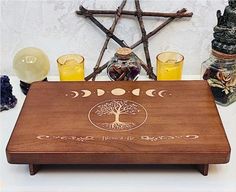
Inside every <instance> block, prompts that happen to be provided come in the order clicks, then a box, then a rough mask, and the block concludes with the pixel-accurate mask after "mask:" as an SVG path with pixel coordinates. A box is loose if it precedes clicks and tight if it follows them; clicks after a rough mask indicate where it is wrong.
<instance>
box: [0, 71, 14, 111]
mask: <svg viewBox="0 0 236 192" xmlns="http://www.w3.org/2000/svg"><path fill="white" fill-rule="evenodd" d="M0 78H1V106H0V111H3V110H8V109H11V108H13V107H15V105H16V103H17V99H16V97H15V96H14V95H12V86H11V84H10V79H9V77H8V76H6V75H3V76H1V77H0Z"/></svg>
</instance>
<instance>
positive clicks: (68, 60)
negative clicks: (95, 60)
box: [57, 54, 84, 81]
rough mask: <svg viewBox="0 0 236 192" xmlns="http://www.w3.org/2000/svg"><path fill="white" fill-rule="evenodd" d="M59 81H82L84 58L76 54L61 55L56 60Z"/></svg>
mask: <svg viewBox="0 0 236 192" xmlns="http://www.w3.org/2000/svg"><path fill="white" fill-rule="evenodd" d="M57 64H58V69H59V74H60V80H61V81H84V58H83V56H81V55H78V54H68V55H63V56H61V57H59V58H58V59H57Z"/></svg>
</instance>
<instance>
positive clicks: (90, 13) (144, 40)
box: [76, 0, 193, 81]
mask: <svg viewBox="0 0 236 192" xmlns="http://www.w3.org/2000/svg"><path fill="white" fill-rule="evenodd" d="M134 1H135V7H136V11H125V10H123V9H124V7H125V4H126V2H127V0H123V1H122V3H121V5H120V6H119V7H118V8H117V10H116V11H112V10H87V9H85V8H84V7H83V6H82V5H81V6H80V7H79V9H80V11H76V14H77V15H83V16H84V17H85V18H88V19H90V20H91V21H92V22H93V23H94V24H95V25H96V26H97V27H98V28H100V29H101V30H102V31H103V32H104V33H105V34H106V40H105V42H104V44H103V47H102V50H101V52H100V54H99V57H98V60H97V62H96V65H95V67H94V71H93V72H92V73H91V74H90V75H88V76H87V77H85V80H86V81H88V80H90V79H91V78H92V80H93V81H94V80H95V79H96V76H97V75H98V74H99V73H101V72H102V71H103V70H104V69H105V68H106V67H107V66H108V63H109V61H108V62H106V63H105V64H104V65H102V66H100V64H101V61H102V58H103V55H104V53H105V51H106V49H107V45H108V43H109V41H110V39H113V40H114V41H115V42H116V43H118V44H119V45H120V46H121V47H129V48H131V49H134V48H135V47H137V46H138V45H140V44H143V48H144V53H145V57H146V62H147V63H144V62H143V61H141V66H142V67H143V69H144V70H145V71H146V72H147V75H148V77H149V78H150V79H154V80H156V78H157V77H156V75H155V74H154V73H153V67H152V64H151V59H150V54H149V49H148V39H149V38H150V37H152V36H153V35H155V34H156V33H158V32H159V31H160V30H161V29H163V28H164V27H165V26H167V25H168V24H169V23H171V22H172V21H173V20H175V19H176V18H182V17H192V15H193V13H187V10H186V9H185V8H183V9H181V10H179V11H177V12H176V13H161V12H143V11H142V10H141V6H140V2H139V0H134ZM94 15H113V16H115V19H114V21H113V24H112V26H111V27H110V29H107V28H106V27H104V25H103V24H102V23H100V22H99V21H98V20H97V19H96V18H95V17H94ZM122 15H132V16H135V17H137V19H138V22H139V26H140V30H141V33H142V37H141V39H140V40H139V41H137V42H136V43H134V44H133V45H131V46H128V45H127V44H126V43H125V41H124V40H121V39H120V38H118V37H117V36H116V35H114V31H115V28H116V25H117V23H118V21H119V19H120V18H121V16H122ZM143 17H167V18H168V19H167V20H166V21H164V22H163V23H162V24H161V25H159V26H158V27H157V28H155V29H154V30H153V31H151V32H150V33H148V34H147V32H146V29H145V27H144V22H143ZM136 56H137V55H136ZM140 60H141V59H140Z"/></svg>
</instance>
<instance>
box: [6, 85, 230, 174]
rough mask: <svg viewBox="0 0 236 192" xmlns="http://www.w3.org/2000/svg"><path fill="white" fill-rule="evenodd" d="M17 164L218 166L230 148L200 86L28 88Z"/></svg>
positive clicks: (14, 155) (11, 149)
mask: <svg viewBox="0 0 236 192" xmlns="http://www.w3.org/2000/svg"><path fill="white" fill-rule="evenodd" d="M6 152H7V159H8V161H9V163H16V164H31V168H32V166H33V165H34V164H203V165H205V164H221V163H227V162H228V161H229V157H230V146H229V143H228V140H227V137H226V134H225V131H224V128H223V126H222V122H221V119H220V117H219V114H218V111H217V108H216V105H215V102H214V99H213V96H212V94H211V91H210V89H209V87H208V84H207V82H205V81H169V82H166V81H159V82H156V81H155V82H154V81H152V82H151V81H149V82H144V81H143V82H141V81H138V82H38V83H34V84H32V86H31V88H30V91H29V93H28V95H27V97H26V100H25V103H24V105H23V108H22V111H21V113H20V115H19V118H18V120H17V123H16V125H15V128H14V131H13V133H12V135H11V138H10V140H9V143H8V146H7V149H6ZM205 170H206V169H205Z"/></svg>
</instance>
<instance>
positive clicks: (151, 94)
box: [65, 88, 172, 99]
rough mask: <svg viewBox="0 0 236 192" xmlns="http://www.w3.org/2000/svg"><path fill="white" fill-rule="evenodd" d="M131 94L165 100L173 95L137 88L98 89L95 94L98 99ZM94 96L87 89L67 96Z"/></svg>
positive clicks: (72, 92) (71, 92)
mask: <svg viewBox="0 0 236 192" xmlns="http://www.w3.org/2000/svg"><path fill="white" fill-rule="evenodd" d="M130 92H131V93H132V94H133V95H134V96H137V97H139V96H142V95H146V96H148V97H156V96H158V97H161V98H165V97H170V96H172V94H171V93H170V92H169V91H168V90H165V89H162V90H157V89H148V90H144V91H142V90H141V89H140V88H136V89H133V90H132V91H126V90H125V89H122V88H115V89H112V90H111V91H106V90H103V89H96V91H95V92H93V93H95V94H96V95H97V96H98V97H101V96H103V95H104V94H109V93H111V94H112V95H114V96H122V95H125V94H127V93H128V94H130ZM91 95H92V91H90V90H87V89H82V90H80V91H75V90H73V91H70V92H69V93H66V94H65V96H66V97H68V96H69V97H71V98H72V99H75V98H77V97H83V98H86V97H89V96H91Z"/></svg>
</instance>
